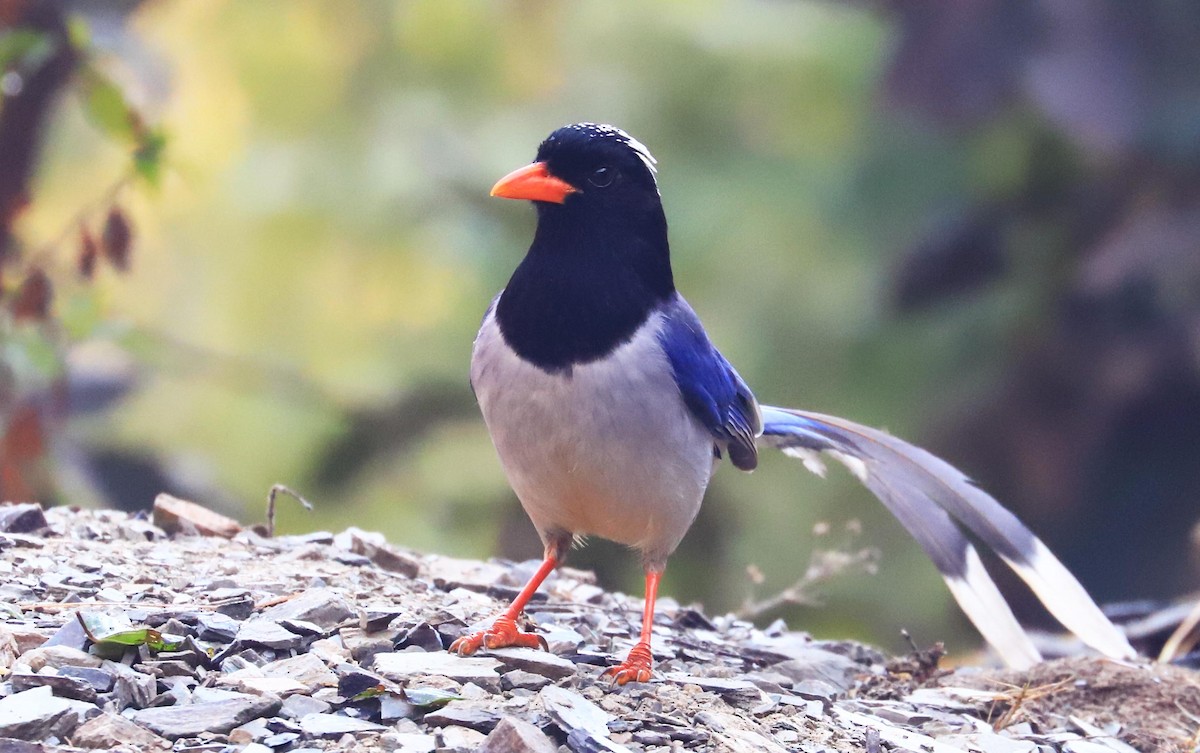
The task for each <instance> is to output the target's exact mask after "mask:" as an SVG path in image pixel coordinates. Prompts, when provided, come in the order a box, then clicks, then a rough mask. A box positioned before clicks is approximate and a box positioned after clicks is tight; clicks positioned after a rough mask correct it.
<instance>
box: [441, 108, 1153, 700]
mask: <svg viewBox="0 0 1200 753" xmlns="http://www.w3.org/2000/svg"><path fill="white" fill-rule="evenodd" d="M491 195H492V196H494V197H500V198H506V199H521V200H527V201H530V202H532V203H533V206H534V207H535V210H536V215H537V225H536V230H535V231H534V236H533V241H532V243H531V245H530V246H529V250H528V251H527V252H526V254H525V256H524V258H523V259H522V260H521V262H520V263H519V264H518V265H517V267H516V269H515V271H514V272H513V274H512V276H511V278H510V279H509V281H508V284H507V285H506V286H505V287H504V289H503V290H502V291H501V292H500V293H499V295H497V296H496V297H495V298H494V299H493V300H492V302H491V305H490V306H489V307H488V308H487V311H486V313H485V315H484V318H483V322H482V324H481V326H480V329H479V332H478V335H477V336H476V338H475V342H474V347H473V349H472V354H471V367H470V382H471V387H472V389H473V391H474V393H475V397H476V400H477V402H478V403H479V407H480V409H481V412H482V414H483V419H484V423H485V424H486V426H487V430H488V433H489V435H490V436H491V440H492V443H493V445H494V447H495V450H496V453H497V455H498V457H499V460H500V464H501V466H502V468H503V470H504V473H505V475H506V477H507V479H508V482H509V484H510V485H511V487H512V488H513V490H514V491H515V492H516V495H517V497H518V498H519V500H520V502H521V505H522V507H523V508H524V510H525V512H526V514H527V515H528V516H529V518H530V520H531V521H532V523H533V525H534V527H535V528H536V529H537V533H538V535H539V536H540V538H541V541H542V544H543V546H544V557H543V560H542V563H541V565H540V566H539V567H538V569H537V570H536V572H535V573H534V575H533V576H532V578H530V580H529V582H528V583H527V584H526V585H525V587H524V588H523V589H522V590H521V591H520V592H519V593H518V595H517V596H516V598H515V599H514V600H513V601H512V603H511V604H510V605H509V606H508V608H506V609H505V610H504V611H503V612H502V613H501V614H500V615H498V616H497V617H496V619H495V620H494V621H493V622H491V624H490V625H489V626H487V627H486V628H484V629H481V630H478V631H476V632H473V633H470V634H467V635H463V636H461V637H459V638H458V639H457V640H455V641H454V642H453V643H452V644H451V645H450V647H449V649H450V650H451V651H453V652H456V653H458V654H459V655H469V654H473V653H475V652H477V651H479V650H480V649H495V648H501V647H506V646H520V647H529V648H536V647H539V646H540V647H542V648H545V645H546V644H545V640H544V639H543V638H542V637H541V636H540V635H538V634H537V633H534V632H528V631H523V630H521V629H520V628H519V627H518V625H517V620H518V619H519V618H520V615H521V613H522V611H523V609H524V607H525V605H526V604H527V603H528V601H529V599H530V598H531V597H532V595H533V594H534V593H535V592H536V590H537V588H538V587H539V586H540V585H541V583H542V582H543V581H544V580H545V579H546V577H547V576H548V575H549V574H550V573H551V572H552V571H553V570H554V569H555V568H556V567H557V566H558V565H559V564H560V563H561V562H562V561H563V559H564V558H565V557H566V556H567V553H568V552H569V550H570V549H571V548H572V546H573V545H574V544H575V543H577V542H581V541H582V540H583V539H584V538H585V537H587V536H598V537H601V538H605V539H609V540H611V541H615V542H618V543H620V544H624V545H626V546H627V547H630V548H631V549H633V550H635V551H636V552H637V553H638V554H639V555H640V557H641V564H642V568H643V570H644V572H645V606H644V610H643V614H642V625H641V632H640V635H639V638H638V641H637V642H636V643H635V644H634V645H633V647H632V649H631V650H630V651H629V653H628V655H627V656H626V658H625V659H624V660H623V661H621V662H619V663H617V664H615V665H613V666H611V667H609V668H608V670H607V671H606V673H605V674H606V675H607V676H608V677H609V678H610V679H611V680H612V681H614V682H615V683H616V684H618V685H624V684H626V683H630V682H647V681H649V680H651V679H652V677H653V654H652V651H651V646H650V636H651V628H652V626H653V624H654V607H655V600H656V598H657V594H658V588H659V583H660V580H661V578H662V574H663V572H664V570H665V568H666V564H667V559H668V557H669V556H670V555H671V553H672V552H673V551H674V550H675V548H676V547H677V546H678V544H679V543H680V541H681V540H682V539H683V537H684V534H685V533H686V532H687V530H688V528H689V527H690V526H691V524H692V522H693V520H694V519H695V517H696V514H697V513H698V512H699V510H700V505H701V501H702V500H703V498H704V493H705V489H706V488H707V486H708V483H709V480H710V479H711V478H712V475H713V472H714V471H715V469H716V468H717V466H718V465H719V464H720V463H721V462H722V461H724V460H725V459H728V461H729V462H730V463H731V464H732V465H733V466H734V468H737V469H739V470H742V471H752V470H754V469H755V467H756V466H757V465H758V458H759V452H760V450H763V449H766V448H775V449H779V450H782V451H783V452H784V453H785V454H787V455H791V456H794V457H796V458H798V459H800V460H801V461H803V464H804V466H805V467H806V468H808V469H809V470H811V471H813V472H815V473H818V474H821V475H824V472H825V465H824V459H825V458H827V457H828V458H832V459H834V460H836V461H838V462H840V463H842V464H843V465H845V466H846V467H847V468H848V469H849V470H850V472H851V473H852V474H853V475H854V476H855V477H856V478H858V479H859V480H860V481H861V482H862V483H863V484H864V485H866V487H867V488H868V489H869V490H870V491H871V492H873V493H874V494H875V495H876V496H877V497H878V498H879V499H880V500H881V501H882V502H883V504H884V505H885V506H886V507H887V508H888V509H889V510H890V511H891V512H892V513H893V514H894V515H895V516H896V517H897V518H898V519H899V521H900V523H901V524H902V525H903V526H904V528H905V529H907V531H908V532H909V533H910V534H911V535H912V536H913V538H915V539H916V541H917V543H918V544H919V545H920V546H921V547H922V549H924V551H925V552H926V554H927V555H928V556H929V557H930V558H931V559H932V561H933V563H934V565H935V566H936V567H937V569H938V570H939V572H940V573H941V575H942V576H943V578H944V579H945V581H946V583H947V585H948V587H949V589H950V591H951V593H952V595H953V596H954V598H955V599H956V600H957V602H958V603H959V605H960V606H961V608H962V610H963V611H964V612H965V613H966V615H967V617H968V618H969V619H970V620H971V621H972V622H973V623H974V625H975V626H976V627H977V629H978V630H979V631H980V633H981V634H982V635H983V637H984V639H985V640H986V641H987V642H988V643H989V644H991V645H992V646H993V647H994V648H995V650H996V652H997V654H998V655H999V656H1000V658H1001V659H1002V660H1003V661H1004V662H1005V663H1006V664H1008V665H1010V666H1013V667H1029V666H1031V665H1032V664H1035V663H1036V662H1038V661H1040V660H1041V656H1040V654H1039V652H1038V649H1037V648H1036V646H1034V644H1033V642H1032V641H1031V639H1030V638H1029V636H1028V634H1027V633H1026V632H1025V631H1024V629H1023V628H1022V627H1021V625H1020V624H1019V623H1018V622H1017V620H1016V618H1015V617H1014V615H1013V613H1012V611H1011V609H1010V608H1009V606H1008V604H1007V603H1006V601H1005V599H1004V597H1003V596H1002V595H1001V594H1000V592H999V590H998V589H997V587H996V585H995V583H994V582H993V581H992V579H991V577H990V576H989V575H988V573H987V570H986V569H985V568H984V566H983V564H982V561H981V559H980V557H979V554H978V552H977V550H976V549H975V547H974V545H973V544H972V543H971V540H970V539H969V538H968V536H967V534H966V532H969V533H970V534H972V535H974V536H975V537H976V538H977V539H978V540H979V541H980V542H982V543H983V544H985V545H986V546H987V547H989V548H990V549H992V550H993V551H994V552H995V553H996V554H998V555H999V556H1000V558H1001V559H1002V560H1003V561H1004V562H1005V563H1006V564H1007V565H1008V566H1010V567H1011V568H1012V569H1013V570H1014V571H1015V572H1016V573H1017V574H1018V575H1019V576H1020V577H1021V578H1022V579H1024V580H1025V582H1026V583H1027V584H1028V585H1029V586H1030V588H1031V589H1032V590H1033V592H1034V593H1035V594H1036V595H1037V596H1038V597H1039V599H1040V600H1041V601H1042V602H1043V603H1044V604H1045V605H1046V607H1047V608H1048V610H1049V611H1050V613H1051V614H1052V615H1054V616H1055V617H1056V618H1057V619H1058V620H1059V621H1060V622H1062V623H1063V625H1064V626H1065V627H1067V628H1068V629H1069V630H1071V631H1073V632H1074V633H1075V634H1076V635H1078V636H1079V637H1080V638H1081V639H1082V640H1083V642H1084V643H1086V644H1087V645H1089V646H1090V647H1092V648H1093V649H1095V650H1096V651H1098V652H1100V653H1102V654H1104V655H1106V656H1110V657H1116V658H1131V657H1133V656H1134V651H1133V649H1132V648H1131V647H1130V645H1129V642H1128V640H1127V639H1126V637H1125V636H1124V634H1123V633H1122V632H1121V631H1120V629H1119V628H1117V627H1116V626H1115V625H1113V623H1112V622H1110V621H1109V620H1108V619H1107V618H1106V617H1105V616H1104V614H1103V613H1102V611H1101V610H1100V608H1099V607H1098V606H1097V605H1096V604H1095V602H1094V601H1093V600H1092V599H1091V597H1090V596H1089V595H1088V594H1087V592H1086V591H1085V590H1084V588H1083V586H1082V585H1080V583H1079V582H1078V581H1077V580H1076V579H1075V577H1074V576H1073V575H1071V573H1070V572H1069V571H1068V570H1067V569H1066V567H1065V566H1063V565H1062V563H1061V562H1060V561H1059V560H1058V559H1057V558H1055V556H1054V555H1053V554H1052V553H1051V552H1050V550H1049V549H1048V548H1047V547H1046V546H1045V545H1044V544H1043V543H1042V542H1041V541H1040V540H1039V539H1038V538H1037V537H1036V536H1035V535H1034V534H1033V533H1032V532H1031V531H1030V530H1029V529H1028V528H1027V527H1026V526H1025V525H1024V524H1022V523H1021V521H1020V520H1018V519H1017V517H1016V516H1015V515H1013V514H1012V513H1011V512H1009V511H1008V510H1007V509H1005V508H1004V507H1003V506H1001V505H1000V503H999V502H997V501H996V500H995V499H993V498H992V497H991V496H989V495H988V494H987V493H985V492H984V491H983V490H982V489H980V488H979V487H978V486H976V485H975V484H974V482H972V481H971V480H970V479H969V478H968V477H967V476H966V475H964V474H963V473H961V472H960V471H958V470H957V469H955V468H954V467H953V466H951V465H950V464H949V463H947V462H945V461H943V460H941V459H940V458H938V457H936V456H934V455H932V454H931V453H929V452H927V451H925V450H922V449H920V448H919V447H917V446H915V445H912V444H909V443H908V442H905V441H903V440H901V439H898V438H896V437H894V436H891V435H890V434H888V433H886V432H883V431H880V430H877V429H872V428H869V427H866V426H862V425H859V424H856V423H853V422H851V421H848V420H846V419H842V418H837V417H834V416H828V415H823V414H819V413H813V412H809V411H804V410H798V409H790V408H779V407H774V406H769V405H760V404H759V402H758V401H757V399H756V398H755V396H754V393H753V392H752V391H751V389H750V387H749V386H748V385H747V384H746V382H745V381H744V380H743V379H742V377H741V376H740V375H739V374H738V372H737V371H736V370H735V369H734V367H733V366H732V365H731V364H730V363H729V361H728V360H726V358H725V357H724V356H723V355H722V354H721V352H720V351H719V350H718V349H717V348H716V346H715V345H714V344H713V343H712V341H711V340H710V339H709V337H708V335H707V333H706V332H705V330H704V327H703V325H702V324H701V322H700V318H699V317H698V316H697V314H696V312H695V311H694V310H693V309H692V307H691V306H690V305H689V304H688V302H687V301H686V300H685V299H684V298H683V296H682V295H680V293H679V292H678V290H677V289H676V287H675V282H674V277H673V275H672V269H671V258H670V247H669V243H668V233H667V220H666V216H665V213H664V210H663V205H662V198H661V194H660V192H659V186H658V177H657V162H656V160H655V159H654V157H653V156H652V155H651V153H650V151H649V149H647V148H646V146H645V145H644V144H642V143H641V142H640V141H638V140H637V139H635V138H633V137H632V136H630V135H629V134H628V133H626V132H625V131H623V130H621V129H620V128H617V127H614V126H611V125H604V124H599V123H590V122H585V123H575V124H571V125H567V126H563V127H561V128H559V129H557V130H555V131H554V132H553V133H551V134H550V135H549V136H548V137H547V138H546V139H545V140H544V141H543V142H542V143H541V145H540V146H539V147H538V150H537V154H536V157H535V159H534V161H533V162H532V163H529V164H527V165H525V166H523V167H520V168H518V169H516V170H514V171H513V172H511V173H509V174H508V175H506V176H504V177H503V178H501V179H500V181H499V182H497V183H496V184H495V186H494V187H493V188H492V190H491Z"/></svg>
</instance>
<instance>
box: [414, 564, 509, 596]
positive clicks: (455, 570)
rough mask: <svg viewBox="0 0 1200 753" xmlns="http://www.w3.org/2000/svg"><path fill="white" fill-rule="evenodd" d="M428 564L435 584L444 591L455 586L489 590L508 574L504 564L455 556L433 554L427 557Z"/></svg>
mask: <svg viewBox="0 0 1200 753" xmlns="http://www.w3.org/2000/svg"><path fill="white" fill-rule="evenodd" d="M426 566H427V567H428V568H429V571H428V572H429V577H430V578H432V579H433V584H434V585H435V586H437V587H438V588H440V589H442V590H443V591H452V590H454V589H455V588H466V589H468V590H471V591H487V590H488V589H489V588H492V587H493V586H496V585H498V584H500V583H501V582H502V581H503V580H504V579H505V577H507V576H508V568H506V567H504V566H502V565H497V564H495V563H492V562H479V561H476V560H462V559H456V558H454V557H441V556H431V557H428V558H427V559H426Z"/></svg>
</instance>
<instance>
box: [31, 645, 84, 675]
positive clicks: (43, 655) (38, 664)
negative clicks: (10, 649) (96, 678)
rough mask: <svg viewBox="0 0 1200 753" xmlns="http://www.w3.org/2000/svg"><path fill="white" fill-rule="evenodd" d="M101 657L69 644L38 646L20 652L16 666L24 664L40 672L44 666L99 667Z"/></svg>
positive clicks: (58, 667)
mask: <svg viewBox="0 0 1200 753" xmlns="http://www.w3.org/2000/svg"><path fill="white" fill-rule="evenodd" d="M102 661H103V659H101V658H100V657H99V656H93V655H91V654H85V653H84V652H82V651H80V650H79V649H77V648H71V647H70V646H46V645H42V646H38V647H37V648H35V649H31V650H29V651H26V652H25V653H23V654H21V656H19V657H18V658H17V664H16V666H20V665H25V666H27V667H29V668H30V669H31V670H33V671H34V672H41V671H42V670H43V669H44V668H46V667H53V668H54V669H60V668H62V667H92V668H96V667H99V666H100V664H101V662H102Z"/></svg>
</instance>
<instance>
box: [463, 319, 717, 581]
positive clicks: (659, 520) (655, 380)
mask: <svg viewBox="0 0 1200 753" xmlns="http://www.w3.org/2000/svg"><path fill="white" fill-rule="evenodd" d="M657 324H658V322H657V321H654V320H652V321H651V322H650V323H649V324H648V325H647V326H646V327H643V328H642V330H640V331H639V333H638V334H637V335H635V337H634V338H633V339H632V340H631V341H630V342H628V343H626V344H625V345H622V346H621V347H620V348H619V349H618V350H617V351H616V352H615V353H613V355H612V356H611V357H609V358H606V359H604V360H603V361H602V362H597V363H592V364H585V365H582V366H576V367H574V368H573V369H572V371H571V373H570V375H565V374H547V373H546V372H544V371H542V370H540V369H538V368H537V367H535V366H533V365H531V364H529V363H527V362H525V361H523V360H521V359H520V358H519V357H518V356H517V355H516V354H515V353H514V352H513V351H512V349H511V348H509V347H508V345H507V344H506V343H505V342H504V340H503V337H502V336H501V335H500V331H499V328H498V327H497V325H496V323H495V321H494V319H493V318H492V317H491V316H490V315H489V317H488V318H487V319H486V320H485V321H484V324H483V327H482V328H481V329H480V332H479V336H478V338H477V339H476V341H475V351H474V353H473V356H472V360H471V382H472V385H473V386H474V388H475V394H476V397H477V398H478V400H479V405H480V407H481V409H482V410H483V418H484V421H485V422H486V423H487V426H488V431H489V433H490V434H491V437H492V442H493V443H494V444H495V446H496V451H497V453H498V454H499V456H500V462H501V464H502V465H503V467H504V471H505V473H506V475H507V476H508V480H509V483H511V484H512V487H513V490H514V491H516V493H517V496H518V497H519V498H520V500H521V504H522V506H523V507H524V508H525V512H526V513H527V514H528V515H529V517H530V518H531V519H532V520H533V523H534V525H535V526H536V527H537V529H538V532H539V533H540V534H541V535H542V538H543V539H546V538H548V537H551V536H555V535H560V534H563V533H568V534H574V535H597V536H601V537H603V538H606V539H611V540H613V541H617V542H620V543H622V544H626V545H629V546H631V547H635V548H637V549H639V550H641V551H642V552H643V553H644V555H645V557H646V558H647V559H648V560H660V559H665V558H666V556H667V555H668V554H670V553H671V552H672V551H673V550H674V549H675V547H676V546H677V545H678V544H679V541H680V539H682V538H683V535H684V533H686V532H687V529H688V527H689V526H690V525H691V523H692V521H693V520H694V519H695V517H696V513H697V512H698V511H699V509H700V501H701V499H702V498H703V496H704V490H705V488H706V487H707V485H708V481H709V477H710V476H711V475H712V469H713V462H714V460H713V452H712V446H713V440H712V437H711V435H709V433H708V431H707V430H706V429H705V428H704V427H703V426H701V425H700V423H699V422H698V421H696V419H695V418H694V417H693V416H692V415H691V413H690V412H689V411H688V409H687V407H686V406H685V405H684V403H683V400H682V398H681V397H680V395H679V391H678V388H677V387H676V386H675V383H674V380H673V379H672V377H671V371H670V364H669V363H668V362H667V359H666V356H665V355H664V354H663V353H662V349H661V348H660V347H659V345H658V340H657V329H658V326H657Z"/></svg>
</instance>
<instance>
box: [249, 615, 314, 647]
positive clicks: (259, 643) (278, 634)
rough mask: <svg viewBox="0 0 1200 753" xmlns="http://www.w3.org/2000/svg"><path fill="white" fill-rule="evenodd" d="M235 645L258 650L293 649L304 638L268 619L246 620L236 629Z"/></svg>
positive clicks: (298, 645)
mask: <svg viewBox="0 0 1200 753" xmlns="http://www.w3.org/2000/svg"><path fill="white" fill-rule="evenodd" d="M237 643H238V645H240V646H255V647H259V648H275V649H293V648H299V647H300V645H301V644H303V643H304V638H303V637H301V636H299V635H296V634H295V633H293V632H292V631H290V630H288V629H287V628H285V627H284V626H283V625H280V624H279V623H278V622H276V621H274V620H270V619H263V618H256V619H252V620H246V621H245V622H243V623H242V625H241V627H240V628H238V632H237Z"/></svg>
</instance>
